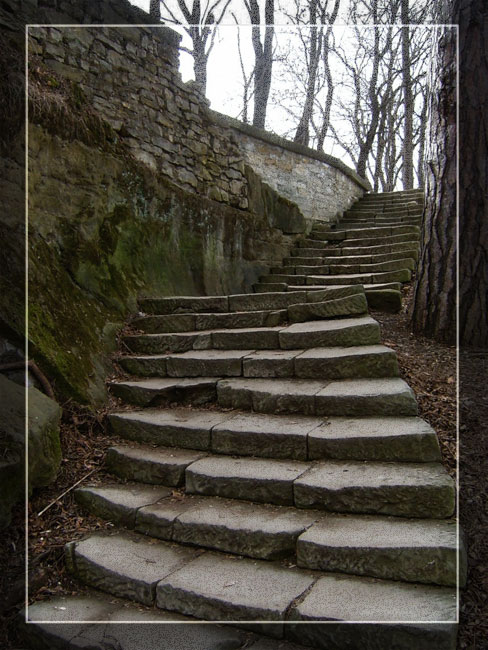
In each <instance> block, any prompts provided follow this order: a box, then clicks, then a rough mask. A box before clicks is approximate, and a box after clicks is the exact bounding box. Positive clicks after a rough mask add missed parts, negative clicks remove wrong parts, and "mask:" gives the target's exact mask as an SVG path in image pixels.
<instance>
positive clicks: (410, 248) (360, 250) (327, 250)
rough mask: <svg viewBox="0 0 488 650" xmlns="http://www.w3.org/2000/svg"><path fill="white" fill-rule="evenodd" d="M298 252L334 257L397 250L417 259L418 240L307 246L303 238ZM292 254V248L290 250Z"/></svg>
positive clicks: (320, 243) (321, 243)
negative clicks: (369, 244)
mask: <svg viewBox="0 0 488 650" xmlns="http://www.w3.org/2000/svg"><path fill="white" fill-rule="evenodd" d="M298 246H299V248H298V249H295V250H298V252H299V254H302V250H303V251H307V253H308V254H314V255H323V256H324V257H328V256H330V257H336V256H340V255H377V254H383V253H393V252H395V253H397V252H399V251H402V252H408V257H413V258H414V259H415V260H417V259H418V255H419V243H418V242H406V243H404V244H379V245H376V246H349V242H348V246H342V247H339V246H336V247H333V246H328V245H327V244H326V243H324V242H313V245H312V246H309V245H308V244H306V243H305V240H300V241H299V242H298ZM291 253H292V255H293V249H292V251H291Z"/></svg>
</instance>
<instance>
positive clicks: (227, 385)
mask: <svg viewBox="0 0 488 650" xmlns="http://www.w3.org/2000/svg"><path fill="white" fill-rule="evenodd" d="M217 400H218V403H219V405H220V406H221V407H223V408H236V409H243V410H251V409H252V410H253V411H256V412H258V413H275V414H280V413H301V414H303V415H346V416H357V415H359V416H364V415H417V411H418V407H417V402H416V400H415V395H414V393H413V391H412V389H411V388H409V386H408V384H406V383H405V382H404V381H403V380H402V379H399V378H397V377H393V378H390V377H387V378H381V379H376V378H375V379H344V380H334V381H323V380H313V379H247V378H233V379H223V380H221V381H219V382H218V385H217Z"/></svg>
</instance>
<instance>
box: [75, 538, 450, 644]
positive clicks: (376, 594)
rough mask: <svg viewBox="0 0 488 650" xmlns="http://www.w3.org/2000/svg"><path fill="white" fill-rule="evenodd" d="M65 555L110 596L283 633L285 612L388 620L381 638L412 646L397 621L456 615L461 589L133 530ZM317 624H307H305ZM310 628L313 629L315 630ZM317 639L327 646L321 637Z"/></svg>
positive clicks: (83, 543) (291, 631) (79, 545)
mask: <svg viewBox="0 0 488 650" xmlns="http://www.w3.org/2000/svg"><path fill="white" fill-rule="evenodd" d="M66 556H67V561H68V565H69V567H70V570H71V572H72V574H73V575H74V576H75V577H77V578H79V579H80V580H82V581H83V582H85V583H86V584H88V585H90V586H96V587H97V589H102V590H103V591H106V592H108V593H110V594H111V595H113V596H118V597H120V596H123V597H130V598H132V599H134V600H136V601H137V602H140V603H142V604H144V605H153V604H154V603H155V604H156V605H157V607H158V608H161V609H163V610H166V611H168V610H172V611H175V612H177V613H178V614H183V615H186V616H192V617H194V618H195V619H199V620H212V621H226V620H227V621H233V622H235V623H237V624H239V622H241V623H242V624H244V623H246V627H247V629H251V628H250V626H249V624H247V621H273V622H275V623H276V625H273V626H272V627H271V626H269V625H268V626H266V625H263V624H256V623H255V624H254V625H253V626H252V628H253V629H256V628H257V629H260V630H265V631H266V633H267V634H269V635H272V636H276V637H279V638H280V637H282V636H283V635H284V634H285V635H286V636H290V637H293V636H294V635H296V634H297V629H296V628H294V626H293V625H291V626H290V625H289V624H287V625H285V624H284V621H285V620H290V621H293V620H295V621H297V620H336V621H341V620H347V621H352V620H358V621H363V622H367V621H375V622H378V621H388V625H385V631H384V632H382V634H380V635H379V639H382V640H383V641H386V642H387V643H388V642H390V644H392V643H393V644H394V645H395V647H398V648H400V649H401V650H403V648H405V649H406V648H409V647H410V648H411V647H412V646H408V645H406V643H407V640H408V641H410V640H411V636H410V634H408V633H407V634H406V637H405V638H403V641H404V643H403V642H402V641H400V643H401V645H400V644H399V643H398V641H394V640H395V639H398V635H400V638H402V630H403V626H401V625H400V626H398V623H393V622H394V621H395V622H398V621H418V622H427V621H445V622H447V621H449V622H453V621H455V620H456V619H455V615H456V591H455V590H454V589H450V588H447V587H435V586H431V585H425V586H422V585H419V584H415V585H409V584H402V583H398V582H394V581H386V580H380V581H378V580H373V579H370V578H364V577H356V576H354V577H353V576H343V575H337V574H326V575H324V574H320V573H315V572H313V573H312V572H310V571H306V570H303V569H299V568H294V567H284V566H282V565H281V564H278V563H274V562H269V561H263V560H250V559H247V558H238V557H227V556H225V555H223V554H222V553H218V552H210V551H207V552H204V553H199V552H198V551H193V550H191V549H189V548H183V547H181V546H177V545H174V544H173V545H172V544H169V543H166V542H159V543H154V540H152V539H144V538H143V537H141V536H140V535H136V534H129V533H125V534H117V535H101V534H94V535H91V536H90V537H88V538H86V539H84V540H80V541H77V542H72V543H70V544H69V545H67V548H66ZM319 603H320V604H319ZM418 622H417V623H416V624H415V625H417V626H419V623H418ZM296 627H297V628H299V629H302V627H300V626H298V625H297V626H296ZM312 627H313V626H305V628H303V632H305V630H306V629H309V628H312ZM325 627H326V628H327V626H325ZM346 627H348V626H346ZM315 629H316V628H315ZM341 629H342V628H341ZM441 629H442V632H437V633H434V636H433V637H432V635H431V636H430V637H429V642H432V638H434V639H436V640H437V641H438V639H439V638H444V637H446V636H448V637H449V639H451V638H454V635H453V632H454V630H452V631H450V633H449V634H447V632H446V625H444V626H443V627H442V628H441ZM376 630H378V626H377V625H375V626H372V627H371V626H369V632H368V636H369V638H370V639H371V635H372V638H373V639H375V638H376V634H375V632H376ZM408 630H409V631H411V628H410V627H409V628H408ZM415 631H416V635H419V634H420V630H419V629H417V630H415ZM337 632H338V630H337V629H336V631H335V635H334V637H335V638H337ZM308 634H311V635H313V632H312V630H310V631H309V632H308ZM321 634H323V633H321ZM385 634H386V638H385ZM379 639H376V643H375V644H374V645H368V646H366V647H371V648H373V647H376V648H379V647H384V648H385V649H386V648H387V647H393V645H387V644H386V643H385V645H378V640H379ZM314 646H315V647H321V648H324V647H325V646H324V645H323V641H322V642H321V644H320V645H319V646H316V645H315V644H314ZM198 647H199V648H200V647H201V646H200V645H199V646H198ZM233 647H234V646H233ZM327 647H330V645H329V646H327ZM349 647H357V646H349ZM362 647H365V646H364V645H362ZM416 647H421V648H422V649H424V648H428V647H430V648H432V647H441V646H439V644H438V643H436V645H434V646H433V645H430V646H426V645H422V646H416ZM443 647H446V648H447V647H449V646H447V645H446V646H443Z"/></svg>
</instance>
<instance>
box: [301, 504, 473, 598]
mask: <svg viewBox="0 0 488 650" xmlns="http://www.w3.org/2000/svg"><path fill="white" fill-rule="evenodd" d="M457 548H458V544H457V526H456V522H455V521H449V520H447V521H446V520H442V519H401V518H399V517H377V516H370V515H361V516H354V515H352V516H351V515H333V514H331V515H328V516H326V517H325V518H324V519H322V520H318V521H317V522H315V523H314V524H313V525H312V526H311V527H309V528H308V530H306V531H304V532H303V533H302V534H301V535H300V536H299V538H298V542H297V564H298V566H300V567H302V568H305V569H316V570H322V571H338V572H341V573H349V574H355V575H365V576H371V577H374V578H384V579H391V580H402V581H405V582H423V583H427V584H429V583H430V584H437V585H444V586H448V587H456V583H457ZM465 582H466V554H465V550H464V548H461V549H460V586H463V585H464V584H465Z"/></svg>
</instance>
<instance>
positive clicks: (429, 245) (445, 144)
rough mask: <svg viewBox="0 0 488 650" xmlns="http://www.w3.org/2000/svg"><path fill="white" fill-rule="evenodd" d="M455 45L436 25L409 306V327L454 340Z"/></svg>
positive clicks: (450, 32)
mask: <svg viewBox="0 0 488 650" xmlns="http://www.w3.org/2000/svg"><path fill="white" fill-rule="evenodd" d="M455 52H456V44H455V32H454V30H453V29H452V28H438V30H437V38H436V40H435V57H434V58H433V61H434V64H433V68H432V71H431V94H430V97H431V99H430V107H429V111H430V119H429V137H428V139H427V141H428V143H429V149H428V152H427V162H428V165H427V175H426V181H427V184H426V208H425V212H424V223H423V229H422V241H421V257H420V261H419V268H418V273H417V280H416V283H415V294H414V301H413V310H412V325H413V329H414V331H418V332H422V333H423V334H426V335H427V336H432V337H434V338H436V339H438V340H442V341H446V342H448V343H452V344H454V343H455V342H456V56H455Z"/></svg>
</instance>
